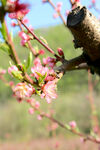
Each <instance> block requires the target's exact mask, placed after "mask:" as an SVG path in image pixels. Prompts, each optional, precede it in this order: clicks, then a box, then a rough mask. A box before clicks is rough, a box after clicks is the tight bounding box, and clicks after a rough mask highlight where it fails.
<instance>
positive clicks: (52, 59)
mask: <svg viewBox="0 0 100 150" xmlns="http://www.w3.org/2000/svg"><path fill="white" fill-rule="evenodd" d="M47 61H48V65H49V67H51V68H53V67H54V66H55V64H56V59H55V58H51V57H48V59H47Z"/></svg>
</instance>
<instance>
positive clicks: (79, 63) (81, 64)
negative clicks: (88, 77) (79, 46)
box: [56, 55, 88, 73]
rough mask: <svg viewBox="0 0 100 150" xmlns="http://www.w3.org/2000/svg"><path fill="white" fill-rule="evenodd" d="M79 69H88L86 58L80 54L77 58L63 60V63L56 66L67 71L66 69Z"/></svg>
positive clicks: (61, 70)
mask: <svg viewBox="0 0 100 150" xmlns="http://www.w3.org/2000/svg"><path fill="white" fill-rule="evenodd" d="M78 69H88V66H87V64H86V63H85V58H84V56H83V55H80V56H78V57H76V58H73V59H71V60H69V61H65V62H63V64H62V65H61V66H59V67H57V68H56V70H57V71H60V72H63V73H65V72H66V71H72V70H78Z"/></svg>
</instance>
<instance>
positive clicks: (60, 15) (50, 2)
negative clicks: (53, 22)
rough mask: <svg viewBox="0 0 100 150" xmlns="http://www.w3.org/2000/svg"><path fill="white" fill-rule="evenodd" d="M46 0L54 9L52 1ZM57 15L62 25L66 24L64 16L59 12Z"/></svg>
mask: <svg viewBox="0 0 100 150" xmlns="http://www.w3.org/2000/svg"><path fill="white" fill-rule="evenodd" d="M48 2H49V4H50V5H51V6H52V7H53V8H54V9H55V10H56V6H55V5H54V4H53V2H52V1H51V0H48ZM57 13H58V12H57ZM58 15H59V17H60V18H61V20H62V21H63V23H64V25H65V26H66V21H65V19H64V17H63V16H62V14H61V12H59V13H58Z"/></svg>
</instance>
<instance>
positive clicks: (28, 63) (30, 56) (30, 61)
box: [26, 52, 33, 69]
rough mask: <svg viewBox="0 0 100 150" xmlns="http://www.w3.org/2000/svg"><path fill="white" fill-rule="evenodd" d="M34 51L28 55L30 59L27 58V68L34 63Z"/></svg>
mask: <svg viewBox="0 0 100 150" xmlns="http://www.w3.org/2000/svg"><path fill="white" fill-rule="evenodd" d="M32 59H33V58H32V52H30V53H29V55H28V60H27V63H26V68H27V69H28V68H29V67H30V65H31V63H32Z"/></svg>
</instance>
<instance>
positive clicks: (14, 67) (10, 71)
mask: <svg viewBox="0 0 100 150" xmlns="http://www.w3.org/2000/svg"><path fill="white" fill-rule="evenodd" d="M13 71H18V68H17V67H16V66H15V65H13V66H11V67H9V68H8V73H9V74H10V75H12V72H13Z"/></svg>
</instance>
